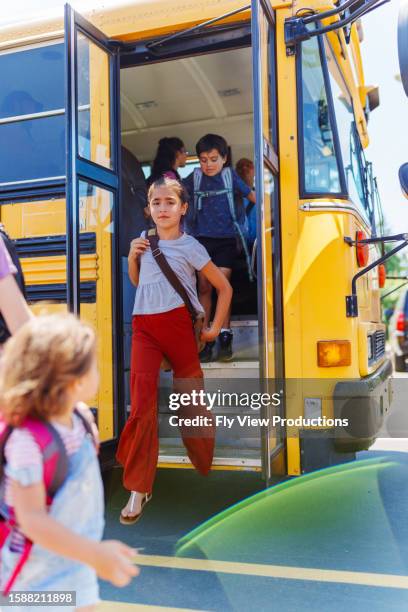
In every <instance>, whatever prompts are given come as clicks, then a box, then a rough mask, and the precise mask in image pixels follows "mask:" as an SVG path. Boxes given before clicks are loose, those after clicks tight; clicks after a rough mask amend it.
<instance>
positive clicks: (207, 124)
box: [120, 47, 260, 469]
mask: <svg viewBox="0 0 408 612" xmlns="http://www.w3.org/2000/svg"><path fill="white" fill-rule="evenodd" d="M120 76H121V79H120V82H121V85H120V102H121V141H122V176H123V174H124V173H125V174H126V173H127V169H126V168H125V165H126V166H127V167H128V166H129V163H130V165H132V160H133V161H134V164H135V165H137V162H135V160H134V157H136V159H137V160H138V162H139V165H138V172H139V174H140V166H142V167H143V169H144V171H145V174H147V175H148V174H149V171H148V168H149V166H150V164H151V162H152V160H153V158H154V156H155V152H156V149H157V145H158V141H159V140H160V138H162V137H164V136H177V137H179V138H181V140H182V141H183V142H184V144H185V147H186V149H187V151H189V153H190V155H191V156H192V158H193V159H191V160H190V162H191V165H190V168H189V167H188V165H189V162H187V164H188V165H187V166H186V168H184V169H182V170H181V172H180V173H181V174H182V176H183V177H184V176H187V175H188V174H189V173H190V172H191V171H192V168H193V167H194V162H196V161H197V160H196V159H194V157H195V144H196V142H197V140H198V139H199V138H200V137H201V136H203V135H204V134H206V133H217V134H220V135H222V136H223V137H224V138H225V139H226V141H227V142H228V144H229V145H230V147H231V163H232V165H233V166H235V164H236V162H237V161H238V160H239V159H240V158H242V157H246V158H249V159H251V160H253V158H254V157H253V156H254V149H253V102H252V59H251V49H250V48H249V47H244V48H240V49H234V50H229V51H222V52H217V53H211V54H206V55H199V56H194V57H184V58H181V59H173V60H168V61H163V62H158V63H153V64H148V65H143V66H134V67H130V68H129V67H126V68H122V69H121V75H120ZM133 156H134V157H133ZM133 191H134V190H133ZM140 207H141V205H139V208H140ZM138 215H139V216H138V221H137V220H136V225H138V226H137V227H134V230H133V231H134V234H135V235H139V234H140V231H141V230H142V229H144V221H143V217H142V216H141V214H140V210H139V212H138ZM130 216H132V217H133V218H134V219H136V217H135V212H134V210H132V198H130V202H129V203H126V202H124V203H123V204H122V219H123V222H124V223H123V225H125V226H126V227H127V228H129V227H130V226H131V225H132V224H131V223H128V218H129V217H130ZM126 217H127V218H126ZM126 231H128V229H127V230H125V232H126ZM136 232H137V233H136ZM125 247H126V245H124V248H123V249H121V250H122V256H123V264H124V271H123V278H124V293H125V299H124V323H125V368H126V372H125V387H126V403H127V405H128V410H129V404H130V398H129V385H128V380H129V378H128V377H129V368H130V337H131V305H132V295H133V291H134V290H132V289H131V287H130V285H129V281H128V279H127V278H126V276H127V275H126V263H127V261H126V258H125V255H126V248H125ZM238 262H239V263H238V266H237V269H236V270H235V271H234V273H233V286H234V300H233V309H232V315H233V316H232V322H231V326H232V329H233V332H234V345H233V349H234V357H233V361H232V362H229V363H221V362H218V361H215V362H212V363H209V364H203V370H204V375H205V380H206V390H208V385H209V386H210V387H211V390H213V389H212V387H213V386H214V385H215V387H217V388H218V387H219V388H220V389H222V390H223V391H224V390H227V391H229V392H231V391H236V390H237V385H236V382H237V381H238V379H240V381H241V385H242V386H243V389H242V390H244V387H245V380H246V379H248V378H249V379H257V378H258V377H259V349H258V344H259V343H258V323H257V319H258V316H257V304H256V282H254V283H249V281H248V274H247V271H246V266H245V262H244V261H243V258H242V259H240V258H238ZM217 381H218V383H217ZM227 381H229V388H228V389H226V382H227ZM234 381H235V382H234ZM215 387H214V389H215ZM170 389H171V375H170V374H166V373H162V375H161V385H160V398H161V399H160V402H159V413H161V414H162V416H163V417H164V413H166V412H169V409H168V407H167V404H168V403H167V402H166V399H165V398H166V394H168V392H169V390H170ZM228 412H229V414H232V413H236V412H238V413H239V414H247V413H249V409H248V408H242V407H237V406H230V407H228V408H226V407H225V406H218V407H214V409H213V413H215V414H227V413H228ZM159 461H160V463H161V464H168V465H185V464H186V463H188V460H187V458H186V457H185V454H184V450H183V447H182V445H181V440H180V438H179V436H178V435H177V432H174V427H170V426H169V424H168V419H166V418H161V419H160V460H159ZM217 464H219V465H220V466H231V467H232V468H234V467H235V468H237V469H259V466H260V436H258V437H255V436H254V435H253V434H252V435H251V436H250V437H248V438H245V437H244V436H242V431H236V432H234V431H231V430H229V431H227V432H226V433H225V434H223V433H222V432H221V431H217V445H216V454H215V465H217Z"/></svg>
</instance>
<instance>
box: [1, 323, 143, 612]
mask: <svg viewBox="0 0 408 612" xmlns="http://www.w3.org/2000/svg"><path fill="white" fill-rule="evenodd" d="M97 387H98V372H97V366H96V349H95V336H94V332H93V331H92V329H91V328H90V327H88V326H87V325H85V324H83V323H81V322H80V321H79V320H78V319H76V318H75V317H74V316H72V315H69V316H56V315H54V316H42V317H37V318H33V319H31V320H30V321H29V322H28V323H26V324H25V325H23V326H22V327H21V328H20V329H19V330H18V331H17V332H16V333H15V335H14V336H12V338H11V339H10V340H9V341H8V342H7V343H6V345H5V349H4V353H3V355H2V361H1V369H0V406H1V411H2V417H3V426H4V422H5V423H6V424H7V425H9V426H11V433H8V434H7V435H8V437H7V438H5V440H6V441H5V445H4V446H3V449H4V457H5V461H6V463H5V477H4V479H2V484H3V485H4V489H2V490H4V496H3V499H1V511H2V514H3V515H4V516H6V518H7V524H8V525H9V528H10V533H9V535H8V538H7V540H6V541H5V542H4V544H3V546H2V548H1V588H2V591H4V590H6V591H7V590H8V589H9V588H12V590H13V591H14V590H16V591H75V593H76V602H75V604H76V605H71V606H69V605H68V606H67V607H63V608H60V607H56V608H54V607H50V610H54V609H58V610H60V609H63V610H67V611H68V610H71V611H73V610H74V609H75V610H77V611H81V612H91V611H92V610H94V609H95V606H96V604H97V603H98V601H99V588H98V581H97V575H98V576H99V577H100V578H103V579H104V580H109V581H110V582H112V583H113V584H114V585H116V586H125V585H126V584H128V582H129V581H130V580H131V577H132V576H135V575H137V573H138V570H137V568H136V567H135V566H134V565H133V562H132V561H133V558H134V556H135V551H134V550H132V549H131V548H129V547H128V546H126V545H125V544H122V543H121V542H118V541H115V540H111V541H105V542H101V541H100V540H101V538H102V532H103V527H104V502H103V486H102V479H101V474H100V469H99V462H98V458H97V451H96V444H95V440H94V436H93V435H92V426H93V429H94V430H95V429H96V427H95V424H94V423H93V417H92V414H91V412H90V411H89V409H87V408H86V407H85V406H84V405H82V406H81V410H78V409H76V406H77V404H78V402H82V401H85V400H89V399H91V398H92V397H94V396H95V394H96V391H97ZM86 419H87V420H86ZM91 423H92V425H91ZM39 428H40V429H41V428H42V431H44V429H45V431H50V432H52V434H53V444H49V445H48V447H47V449H45V447H44V448H43V450H44V454H43V452H42V450H41V448H42V447H41V446H40V438H39V435H38V429H39ZM3 431H4V429H3ZM35 432H37V437H36V436H35ZM2 440H4V438H3V437H2ZM56 449H59V451H58V459H57V464H58V467H55V468H54V467H52V466H54V464H52V466H51V464H50V457H49V455H50V452H54V453H56V452H57V451H56ZM46 450H47V451H48V452H46ZM62 456H63V460H62ZM61 466H62V468H64V469H62V468H61ZM51 467H52V469H54V473H53V475H52V477H51V485H52V486H56V485H55V482H56V479H57V478H59V480H62V482H60V487H59V488H57V490H56V491H54V494H53V496H52V500H51V501H50V495H51V493H50V490H51V486H49V484H50V482H49V481H48V483H47V474H48V476H49V470H50V469H51ZM64 470H65V473H64V476H63V477H62V478H61V471H64ZM11 582H12V583H13V584H11ZM20 601H21V600H20ZM23 601H24V600H23ZM26 601H29V600H26ZM52 601H54V600H53V599H51V602H52ZM27 606H28V607H27ZM27 606H22V607H17V608H15V609H16V610H20V611H22V610H27V609H30V610H31V607H29V605H28V604H27Z"/></svg>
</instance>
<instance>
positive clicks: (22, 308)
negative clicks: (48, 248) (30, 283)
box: [0, 234, 32, 354]
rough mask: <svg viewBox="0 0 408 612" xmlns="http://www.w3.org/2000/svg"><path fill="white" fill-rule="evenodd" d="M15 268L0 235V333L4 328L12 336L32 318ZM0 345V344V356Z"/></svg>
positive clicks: (0, 349) (0, 346) (0, 345)
mask: <svg viewBox="0 0 408 612" xmlns="http://www.w3.org/2000/svg"><path fill="white" fill-rule="evenodd" d="M17 272H18V271H17V268H16V266H15V265H14V264H13V262H12V260H11V257H10V255H9V252H8V250H7V248H6V245H5V243H4V240H3V238H2V236H1V234H0V315H2V316H1V317H0V332H1V330H2V329H3V328H4V331H5V332H7V333H5V334H4V337H5V338H7V337H8V332H10V333H11V334H13V333H14V332H15V331H17V329H18V328H19V327H21V325H23V323H25V322H26V321H28V319H30V318H31V317H32V314H31V311H30V309H29V308H28V306H27V303H26V301H25V299H24V297H23V295H22V293H21V291H20V289H19V286H18V284H17V282H16V280H15V278H14V277H15V275H16V274H17ZM2 317H4V321H5V323H3V319H2ZM1 351H2V344H1V343H0V354H1Z"/></svg>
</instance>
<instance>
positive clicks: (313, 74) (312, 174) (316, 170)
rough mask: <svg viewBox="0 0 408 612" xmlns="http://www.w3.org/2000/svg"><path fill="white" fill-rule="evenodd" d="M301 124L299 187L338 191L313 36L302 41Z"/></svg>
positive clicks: (328, 117) (311, 191)
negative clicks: (301, 149) (301, 154)
mask: <svg viewBox="0 0 408 612" xmlns="http://www.w3.org/2000/svg"><path fill="white" fill-rule="evenodd" d="M301 75H302V76H301V78H302V82H301V83H302V85H301V99H302V107H301V115H300V116H301V126H302V128H303V168H302V169H301V170H302V171H303V176H302V171H301V177H302V178H303V191H304V192H305V193H306V194H326V193H336V194H339V193H341V192H342V189H341V181H340V171H339V165H338V160H337V157H336V150H335V141H334V135H333V125H332V117H331V113H330V106H329V98H328V94H327V90H326V83H325V79H324V73H323V66H322V61H321V54H320V46H319V41H318V40H317V38H311V39H310V40H308V41H306V42H304V43H303V44H302V52H301Z"/></svg>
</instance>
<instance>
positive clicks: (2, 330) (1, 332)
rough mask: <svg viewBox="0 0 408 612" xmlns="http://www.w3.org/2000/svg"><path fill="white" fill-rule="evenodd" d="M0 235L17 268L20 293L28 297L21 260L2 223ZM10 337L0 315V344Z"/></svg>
mask: <svg viewBox="0 0 408 612" xmlns="http://www.w3.org/2000/svg"><path fill="white" fill-rule="evenodd" d="M0 235H1V237H2V238H3V242H4V246H5V247H6V249H7V251H8V253H9V255H10V258H11V261H12V262H13V264H14V265H15V267H16V268H17V274H16V275H15V279H16V282H17V285H18V286H19V288H20V291H21V293H22V294H23V296H24V297H26V293H25V283H24V275H23V271H22V269H21V264H20V260H19V258H18V254H17V249H16V247H15V244H14V242H13V241H12V240H11V238H10V236H9V235H8V234H7V232H6V230H5V229H4V226H3V225H2V224H1V223H0ZM9 337H10V331H9V329H8V327H7V325H6V322H5V320H4V318H3V316H2V315H1V314H0V344H4V342H6V340H8V339H9Z"/></svg>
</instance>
